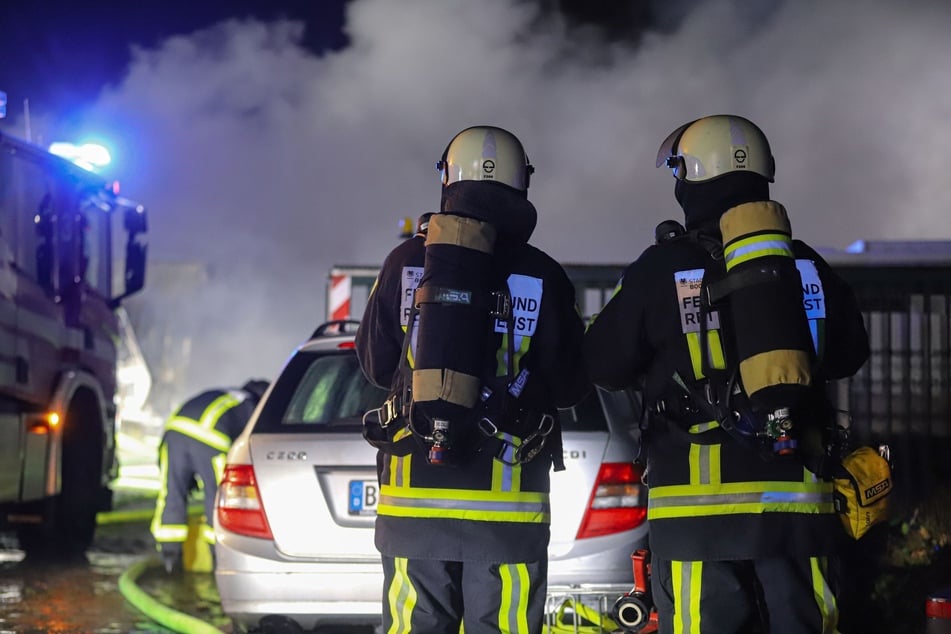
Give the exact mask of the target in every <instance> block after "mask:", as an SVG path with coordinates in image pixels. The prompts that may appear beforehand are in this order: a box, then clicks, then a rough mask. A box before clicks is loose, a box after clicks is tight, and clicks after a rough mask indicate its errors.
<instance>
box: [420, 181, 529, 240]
mask: <svg viewBox="0 0 951 634" xmlns="http://www.w3.org/2000/svg"><path fill="white" fill-rule="evenodd" d="M439 210H440V212H445V213H454V214H459V215H461V216H469V217H470V218H475V219H477V220H481V221H483V222H488V223H490V224H491V225H492V226H494V227H495V229H496V231H498V233H499V239H500V240H502V241H503V242H507V243H514V244H518V243H525V242H528V240H529V238H531V237H532V233H533V232H534V231H535V225H536V223H537V222H538V212H537V211H536V210H535V206H534V205H532V203H531V202H529V200H528V193H527V192H525V191H522V190H519V189H515V188H514V187H509V186H508V185H506V184H504V183H498V182H494V181H457V182H455V183H450V184H449V185H445V186H444V187H443V188H442V200H441V202H440V204H439Z"/></svg>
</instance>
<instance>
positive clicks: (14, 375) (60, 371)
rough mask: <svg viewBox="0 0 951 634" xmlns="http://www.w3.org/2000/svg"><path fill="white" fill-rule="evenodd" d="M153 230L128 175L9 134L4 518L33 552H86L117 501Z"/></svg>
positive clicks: (3, 229) (1, 350)
mask: <svg viewBox="0 0 951 634" xmlns="http://www.w3.org/2000/svg"><path fill="white" fill-rule="evenodd" d="M146 230H147V222H146V212H145V209H144V208H143V207H142V206H141V205H138V204H136V203H134V202H132V201H130V200H128V199H126V198H123V197H122V196H120V195H119V192H118V187H117V184H113V183H109V182H107V181H105V180H104V179H102V178H101V177H99V176H97V175H96V174H94V173H93V172H91V171H87V170H85V169H83V168H81V167H79V166H77V165H74V164H73V163H71V162H69V161H67V160H65V159H63V158H60V157H58V156H54V155H53V154H52V153H50V152H48V151H46V150H44V149H42V148H40V147H37V146H35V145H32V144H30V143H27V142H25V141H23V140H21V139H17V138H14V137H11V136H9V135H6V134H0V527H2V528H4V529H15V530H16V532H17V535H18V537H19V541H20V545H21V548H23V549H24V550H26V551H27V552H28V553H30V552H53V553H57V554H66V555H72V554H78V553H82V552H84V551H85V550H86V549H87V548H88V547H89V546H90V544H91V543H92V539H93V536H94V533H95V528H96V513H97V512H98V511H101V510H108V509H109V508H111V504H112V494H111V490H110V488H109V483H110V482H111V481H112V480H113V479H114V478H115V476H116V473H117V469H118V464H117V460H116V451H115V425H116V423H115V418H116V404H115V400H114V399H115V394H116V362H117V342H118V339H119V332H120V331H119V320H118V316H117V314H116V311H117V310H118V309H119V306H120V303H121V302H122V300H123V299H125V298H126V297H128V296H130V295H132V294H133V293H136V292H137V291H139V290H141V288H142V287H143V285H144V282H145V263H146V250H147V245H146V241H145V233H146ZM117 269H118V270H117Z"/></svg>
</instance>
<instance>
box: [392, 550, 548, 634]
mask: <svg viewBox="0 0 951 634" xmlns="http://www.w3.org/2000/svg"><path fill="white" fill-rule="evenodd" d="M383 572H384V586H383V605H384V609H383V612H384V613H383V631H384V632H385V633H386V634H409V633H411V632H412V633H413V634H415V633H417V632H418V633H420V634H422V633H426V632H457V631H458V632H466V634H490V633H491V634H496V633H502V634H540V632H541V630H542V621H543V619H544V614H543V613H544V607H545V596H546V591H547V563H546V562H531V563H503V564H492V563H482V562H458V561H435V560H420V559H406V558H403V557H387V556H384V557H383ZM463 606H464V607H463ZM463 621H464V623H463Z"/></svg>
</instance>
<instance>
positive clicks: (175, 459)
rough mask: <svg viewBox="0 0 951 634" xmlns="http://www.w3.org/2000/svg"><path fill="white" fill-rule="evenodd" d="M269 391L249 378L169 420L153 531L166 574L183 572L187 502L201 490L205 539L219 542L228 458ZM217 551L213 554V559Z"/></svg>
mask: <svg viewBox="0 0 951 634" xmlns="http://www.w3.org/2000/svg"><path fill="white" fill-rule="evenodd" d="M267 387H268V383H267V381H264V380H261V379H251V380H249V381H247V382H246V383H245V384H244V385H243V386H241V387H240V388H238V389H218V388H214V389H209V390H205V391H203V392H201V393H200V394H197V395H195V396H193V397H191V398H189V399H188V400H187V401H185V403H183V404H182V405H181V406H180V407H179V408H178V409H177V410H176V411H175V412H174V413H173V414H172V415H171V416H170V417H169V418H168V420H166V421H165V429H164V432H163V435H162V442H161V444H160V445H159V479H160V486H161V488H160V490H159V494H158V499H157V500H156V505H155V514H154V516H153V518H152V525H151V532H152V537H153V538H154V539H155V543H156V546H157V548H158V550H159V552H160V554H161V557H162V562H163V564H164V566H165V569H166V571H168V572H172V571H174V570H180V569H181V568H182V565H183V560H182V555H183V546H184V544H185V541H186V539H187V538H188V499H189V496H190V494H191V492H192V490H193V489H194V488H195V487H196V486H200V487H201V490H202V491H203V493H204V505H205V517H204V519H205V521H204V524H202V527H201V539H202V541H203V542H204V543H206V544H208V545H209V546H213V545H214V543H215V533H214V528H213V521H214V513H215V493H216V492H217V490H218V483H219V482H220V481H221V476H222V474H223V473H224V466H225V456H226V454H227V453H228V450H229V449H230V448H231V443H232V442H233V441H234V439H235V438H237V437H238V435H239V434H240V433H241V431H242V430H243V429H244V426H245V424H246V423H247V422H248V420H249V419H250V418H251V414H252V413H253V412H254V408H255V407H256V406H257V404H258V401H260V400H261V398H262V396H263V395H264V392H265V390H266V389H267ZM213 556H214V550H213V549H212V557H213Z"/></svg>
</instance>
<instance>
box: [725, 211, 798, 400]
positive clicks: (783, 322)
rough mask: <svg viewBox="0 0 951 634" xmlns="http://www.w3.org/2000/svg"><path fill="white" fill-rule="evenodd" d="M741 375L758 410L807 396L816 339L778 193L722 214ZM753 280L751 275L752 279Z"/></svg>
mask: <svg viewBox="0 0 951 634" xmlns="http://www.w3.org/2000/svg"><path fill="white" fill-rule="evenodd" d="M720 231H721V234H722V237H723V258H724V262H725V264H726V277H727V279H728V280H729V279H730V278H733V279H734V281H739V280H742V281H743V282H744V283H739V284H736V285H735V287H734V290H732V291H731V293H730V296H729V297H730V310H729V315H730V318H731V321H732V323H733V328H732V330H733V333H734V338H735V341H736V351H737V358H738V361H739V371H740V379H741V381H742V383H743V387H744V389H745V391H746V393H747V395H748V396H749V399H750V404H751V406H752V407H753V410H754V411H758V412H761V413H772V412H774V411H775V410H777V408H795V407H796V406H797V405H799V404H800V403H802V402H803V399H804V398H805V397H806V394H807V389H806V388H807V387H808V386H809V385H810V384H811V382H812V375H811V368H812V364H813V355H814V352H813V345H812V338H811V335H810V331H809V322H808V319H807V316H806V313H805V311H804V309H803V293H802V282H801V279H800V276H799V272H798V270H797V268H796V260H795V256H794V255H793V250H792V232H791V229H790V225H789V219H788V217H787V216H786V210H785V209H784V208H783V206H782V205H780V204H779V203H776V202H772V201H765V202H755V203H746V204H743V205H739V206H737V207H733V208H731V209H730V210H728V211H727V212H726V213H725V214H723V216H722V217H721V218H720ZM747 282H749V283H747Z"/></svg>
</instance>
